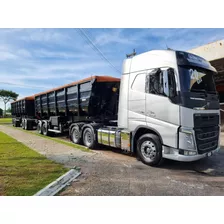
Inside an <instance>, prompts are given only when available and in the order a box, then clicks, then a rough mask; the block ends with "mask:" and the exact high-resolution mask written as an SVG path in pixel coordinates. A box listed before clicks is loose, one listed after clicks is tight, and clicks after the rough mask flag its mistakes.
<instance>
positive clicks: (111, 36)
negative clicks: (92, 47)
mask: <svg viewBox="0 0 224 224" xmlns="http://www.w3.org/2000/svg"><path fill="white" fill-rule="evenodd" d="M94 43H95V44H97V45H99V46H103V45H107V44H113V43H117V44H128V45H131V44H133V43H134V41H132V40H131V38H127V36H123V35H122V29H112V30H109V31H108V32H105V31H103V32H101V34H100V35H98V36H97V37H96V38H95V40H94Z"/></svg>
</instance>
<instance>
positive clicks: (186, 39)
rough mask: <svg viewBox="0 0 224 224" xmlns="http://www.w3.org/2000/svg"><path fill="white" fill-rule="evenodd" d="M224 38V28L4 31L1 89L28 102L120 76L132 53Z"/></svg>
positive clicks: (189, 46)
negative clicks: (65, 87) (85, 82)
mask: <svg viewBox="0 0 224 224" xmlns="http://www.w3.org/2000/svg"><path fill="white" fill-rule="evenodd" d="M222 39H224V29H214V28H212V29H196V28H194V29H185V28H184V29H154V28H153V29H120V28H119V29H105V28H103V29H86V28H85V29H65V28H63V29H0V89H6V90H12V91H14V92H16V93H18V94H19V98H23V97H25V96H30V95H33V94H35V93H39V92H41V91H44V90H47V89H50V88H54V87H58V86H61V85H63V84H67V83H70V82H73V81H77V80H80V79H83V78H86V77H89V76H93V75H109V76H114V77H120V75H121V67H122V62H123V60H124V59H125V58H126V54H128V53H131V52H132V51H133V49H135V50H136V52H137V54H139V53H143V52H146V51H149V50H154V49H166V46H168V47H169V48H172V49H175V50H190V49H192V48H195V47H198V46H201V45H204V44H207V43H210V42H213V41H216V40H222ZM93 46H95V47H93ZM0 107H1V108H3V103H2V102H0Z"/></svg>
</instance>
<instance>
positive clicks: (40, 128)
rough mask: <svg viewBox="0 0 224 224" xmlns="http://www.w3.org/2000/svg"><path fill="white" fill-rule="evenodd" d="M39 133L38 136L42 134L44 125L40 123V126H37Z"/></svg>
mask: <svg viewBox="0 0 224 224" xmlns="http://www.w3.org/2000/svg"><path fill="white" fill-rule="evenodd" d="M37 132H38V134H42V123H41V122H38V124H37Z"/></svg>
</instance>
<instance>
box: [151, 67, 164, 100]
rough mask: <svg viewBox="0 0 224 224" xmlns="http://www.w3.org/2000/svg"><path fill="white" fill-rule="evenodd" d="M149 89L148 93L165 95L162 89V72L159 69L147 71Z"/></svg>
mask: <svg viewBox="0 0 224 224" xmlns="http://www.w3.org/2000/svg"><path fill="white" fill-rule="evenodd" d="M148 78H149V89H148V91H147V92H148V93H151V94H156V95H163V96H164V95H165V94H164V91H163V73H162V71H161V70H160V69H157V70H155V71H152V72H151V73H149V77H148Z"/></svg>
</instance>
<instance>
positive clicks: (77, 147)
mask: <svg viewBox="0 0 224 224" xmlns="http://www.w3.org/2000/svg"><path fill="white" fill-rule="evenodd" d="M32 134H35V135H38V136H40V137H42V138H47V139H50V140H53V141H55V142H58V143H61V144H64V145H67V146H71V147H73V148H76V149H80V150H81V151H84V152H91V150H89V149H88V148H87V147H85V146H82V145H78V144H74V143H72V142H67V141H65V140H62V139H58V138H54V137H49V136H45V135H41V134H38V133H34V132H32Z"/></svg>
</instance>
